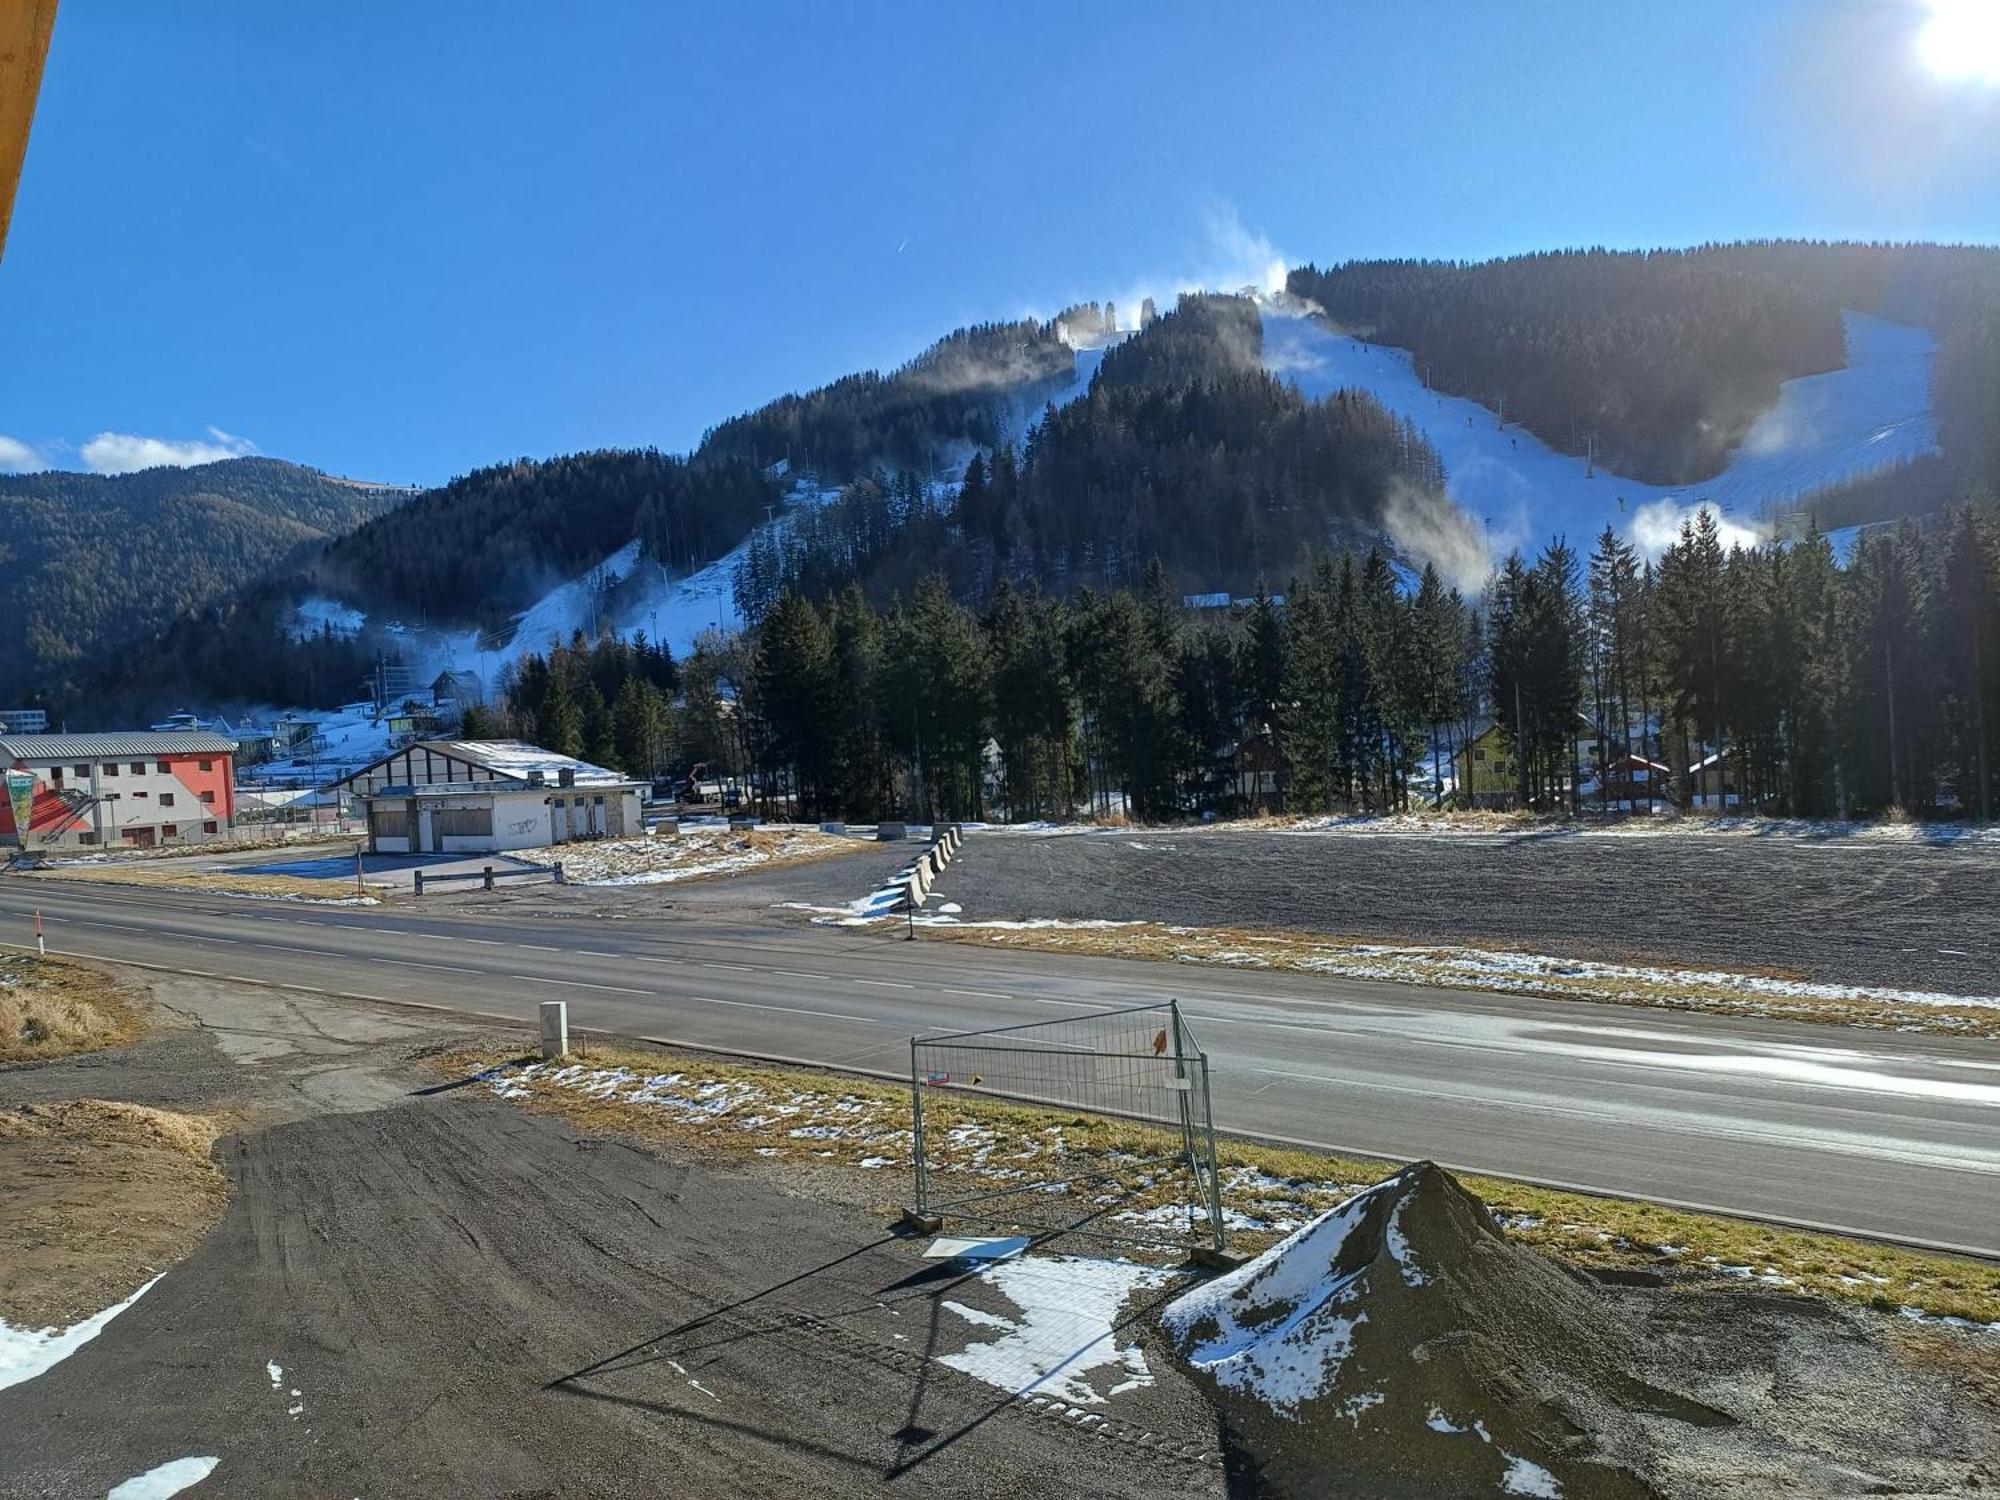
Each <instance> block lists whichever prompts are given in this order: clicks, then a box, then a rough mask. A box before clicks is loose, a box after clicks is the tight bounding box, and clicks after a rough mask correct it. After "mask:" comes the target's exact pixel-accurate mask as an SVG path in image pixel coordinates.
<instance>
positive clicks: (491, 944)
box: [321, 924, 513, 948]
mask: <svg viewBox="0 0 2000 1500" xmlns="http://www.w3.org/2000/svg"><path fill="white" fill-rule="evenodd" d="M321 925H325V924H321ZM459 941H460V942H461V943H477V944H479V946H480V947H482V948H511V947H512V946H513V944H511V943H502V942H498V941H496V940H494V939H493V938H460V939H459Z"/></svg>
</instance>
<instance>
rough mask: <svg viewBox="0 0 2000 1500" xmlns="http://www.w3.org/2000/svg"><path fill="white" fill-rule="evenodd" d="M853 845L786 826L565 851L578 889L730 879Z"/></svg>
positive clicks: (705, 831) (708, 830) (566, 868)
mask: <svg viewBox="0 0 2000 1500" xmlns="http://www.w3.org/2000/svg"><path fill="white" fill-rule="evenodd" d="M854 847H855V842H854V840H852V839H849V838H844V837H841V836H839V835H836V834H826V833H821V832H820V831H819V830H818V829H816V828H808V827H803V826H800V827H793V826H789V825H784V824H777V825H766V826H762V827H759V828H755V829H751V830H736V829H731V828H728V827H694V828H690V827H686V826H683V827H682V829H681V831H680V832H679V833H677V834H654V835H650V836H648V837H646V838H640V839H598V840H593V841H591V842H588V843H579V844H570V845H567V846H565V847H564V849H563V851H562V855H563V875H564V877H565V878H566V879H568V880H569V881H570V882H571V883H572V884H576V885H659V884H666V883H670V882H673V881H679V880H695V879H699V878H700V877H702V876H704V875H726V874H729V873H730V872H732V871H736V870H748V869H752V868H754V867H756V866H758V865H764V864H769V863H771V862H772V861H773V860H797V859H810V858H815V857H817V856H820V855H825V854H840V853H845V852H847V851H849V850H851V849H853V848H854Z"/></svg>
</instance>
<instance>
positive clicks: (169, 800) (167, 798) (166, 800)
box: [139, 792, 174, 807]
mask: <svg viewBox="0 0 2000 1500" xmlns="http://www.w3.org/2000/svg"><path fill="white" fill-rule="evenodd" d="M139 795H140V796H141V797H143V796H145V795H146V794H145V793H144V792H141V793H139ZM173 805H174V794H173V793H172V792H162V793H160V806H162V807H172V806H173Z"/></svg>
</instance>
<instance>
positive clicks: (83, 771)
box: [76, 766, 90, 781]
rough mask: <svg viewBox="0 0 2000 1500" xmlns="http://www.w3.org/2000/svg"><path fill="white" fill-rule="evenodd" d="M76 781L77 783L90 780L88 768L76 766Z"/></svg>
mask: <svg viewBox="0 0 2000 1500" xmlns="http://www.w3.org/2000/svg"><path fill="white" fill-rule="evenodd" d="M76 779H77V780H78V781H88V780H90V767H89V766H78V767H77V768H76Z"/></svg>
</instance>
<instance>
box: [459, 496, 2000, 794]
mask: <svg viewBox="0 0 2000 1500" xmlns="http://www.w3.org/2000/svg"><path fill="white" fill-rule="evenodd" d="M677 699H678V701H676V700H677ZM1494 705H1498V706H1499V707H1500V708H1501V710H1502V712H1500V713H1499V714H1498V715H1497V716H1495V715H1493V714H1492V713H1491V709H1492V707H1493V706H1494ZM484 727H485V728H489V729H493V730H495V731H498V730H502V729H504V730H505V731H507V732H510V733H518V734H523V735H527V736H529V737H533V738H538V739H540V740H542V741H543V742H545V743H548V744H551V745H552V746H554V747H556V748H562V749H567V750H570V751H572V752H574V753H579V754H585V755H588V756H592V757H595V758H599V759H602V760H604V761H606V762H607V763H611V764H616V765H619V766H621V767H623V768H624V769H626V770H628V771H630V772H632V773H634V774H657V773H660V772H663V771H666V770H669V769H677V770H684V769H685V768H686V767H687V766H688V765H690V764H692V763H694V762H697V761H699V762H706V763H708V764H709V765H711V766H714V767H719V768H726V769H727V770H729V771H730V772H732V773H734V774H737V775H740V776H742V777H744V778H745V779H746V781H747V782H748V783H749V784H751V785H752V786H754V787H755V788H756V789H757V792H758V795H759V796H760V797H761V799H762V803H763V805H764V807H765V809H766V810H767V811H771V812H785V813H795V814H796V815H799V816H803V817H844V818H854V819H866V818H870V817H875V816H881V815H887V814H898V815H905V816H910V817H942V818H979V817H1002V816H1004V817H1011V818H1025V817H1066V816H1071V815H1075V814H1079V813H1088V812H1096V813H1108V812H1114V811H1122V812H1126V813H1129V815H1130V816H1132V817H1133V818H1135V819H1137V820H1141V821H1150V820H1162V819H1174V818H1192V817H1199V816H1202V815H1211V814H1212V815H1231V814H1237V813H1243V812H1248V811H1256V810H1267V811H1285V812H1290V813H1294V814H1310V813H1326V812H1335V811H1345V810H1358V811H1399V810H1408V809H1411V808H1415V807H1420V806H1425V805H1430V804H1432V803H1435V802H1441V801H1442V800H1444V796H1445V789H1444V788H1443V787H1441V786H1440V784H1439V781H1438V772H1439V770H1440V769H1443V770H1444V774H1445V776H1446V777H1447V778H1450V774H1451V773H1450V771H1449V769H1448V768H1449V767H1451V766H1452V765H1453V764H1454V763H1455V762H1460V763H1462V762H1461V756H1462V752H1463V751H1464V750H1465V748H1466V747H1467V746H1468V744H1470V743H1471V742H1472V741H1473V740H1474V739H1475V738H1477V737H1479V736H1481V735H1482V734H1483V733H1484V732H1485V731H1486V730H1487V729H1489V728H1493V727H1497V730H1498V733H1499V741H1498V743H1499V745H1500V747H1501V755H1502V757H1503V758H1504V760H1505V761H1506V763H1507V764H1509V765H1511V766H1512V767H1513V775H1514V778H1515V786H1514V788H1513V791H1514V793H1515V796H1516V798H1517V799H1518V802H1519V804H1520V805H1524V806H1532V807H1538V808H1543V809H1547V810H1552V811H1572V812H1590V811H1594V810H1603V809H1606V808H1608V807H1610V806H1611V805H1612V804H1613V803H1625V804H1628V808H1629V810H1632V811H1637V810H1640V809H1639V806H1638V804H1639V801H1640V799H1641V798H1643V799H1644V800H1645V801H1646V802H1647V803H1652V804H1655V805H1657V806H1658V807H1660V808H1666V807H1680V806H1687V805H1689V804H1690V803H1691V802H1693V801H1695V800H1697V799H1705V800H1706V801H1707V803H1708V804H1709V805H1712V806H1723V807H1730V808H1734V809H1736V810H1739V811H1743V812H1756V813H1764V814H1771V815H1783V816H1795V817H1808V818H1823V817H1833V816H1853V815H1866V814H1880V813H1885V812H1889V811H1891V810H1893V809H1902V810H1906V811H1910V812H1914V813H1926V814H1931V813H1942V814H1957V815H1963V816H1968V817H1976V818H1982V819H1984V818H1990V817H1991V816H1992V813H1993V810H1994V807H1995V801H1996V795H2000V774H1996V773H2000V524H1996V520H1995V517H1994V515H1993V513H1992V512H1991V511H1990V510H1987V511H1984V512H1979V511H1975V510H1973V509H1970V508H1966V509H1961V510H1958V511H1956V512H1954V513H1953V514H1952V516H1951V517H1950V518H1949V520H1948V522H1947V523H1946V524H1945V525H1943V526H1942V527H1939V528H1934V529H1931V530H1923V529H1920V528H1918V527H1917V526H1915V525H1913V524H1912V525H1905V526H1904V527H1902V528H1901V529H1899V530H1896V531H1894V532H1890V533H1876V534H1873V535H1871V536H1868V537H1865V538H1863V539H1862V540H1861V541H1860V543H1859V544H1858V546H1857V548H1856V551H1855V553H1854V555H1853V558H1852V560H1851V561H1850V562H1849V564H1848V565H1847V566H1845V567H1842V566H1839V565H1838V564H1837V563H1836V560H1835V557H1834V553H1833V550H1832V548H1831V547H1830V546H1829V545H1828V544H1827V542H1826V541H1825V540H1824V539H1823V538H1821V537H1819V536H1817V535H1814V536H1811V537H1809V538H1807V539H1805V540H1803V541H1802V542H1799V543H1797V544H1794V545H1790V546H1785V547H1768V548H1757V549H1754V550H1746V549H1729V550H1725V549H1724V547H1723V545H1722V543H1721V540H1720V536H1719V532H1718V528H1717V527H1716V525H1715V523H1714V521H1713V520H1712V518H1710V517H1709V516H1708V515H1707V514H1706V513H1703V514H1701V515H1700V516H1698V517H1697V518H1696V519H1695V520H1693V521H1690V522H1689V524H1688V525H1687V527H1686V529H1685V530H1684V531H1683V533H1682V535H1681V537H1680V539H1679V540H1678V541H1677V542H1676V543H1675V544H1674V545H1673V546H1672V547H1670V548H1668V549H1667V550H1666V551H1665V552H1664V553H1663V554H1662V555H1661V556H1660V557H1659V558H1658V559H1657V560H1656V561H1654V562H1651V563H1647V562H1643V561H1642V560H1640V559H1639V558H1638V557H1637V556H1636V555H1635V553H1634V552H1633V551H1632V549H1631V548H1630V547H1629V546H1628V545H1627V544H1625V543H1624V542H1622V541H1620V540H1619V539H1618V538H1617V537H1616V536H1615V535H1614V534H1611V533H1609V532H1607V533H1606V534H1605V535H1603V536H1600V537H1599V538H1597V540H1596V542H1595V544H1594V546H1593V547H1592V548H1591V549H1590V550H1589V551H1588V552H1587V553H1585V552H1581V551H1579V550H1577V549H1575V548H1573V547H1571V546H1570V545H1569V544H1568V543H1567V542H1565V541H1562V540H1556V541H1552V542H1550V543H1549V544H1548V545H1547V546H1546V547H1544V548H1543V549H1542V550H1541V551H1540V552H1539V553H1538V554H1537V555H1535V556H1533V557H1525V556H1521V555H1518V554H1517V555H1515V556H1512V557H1510V558H1508V559H1507V560H1506V562H1505V564H1504V566H1503V567H1502V568H1501V569H1500V571H1499V572H1498V574H1497V576H1496V577H1495V579H1494V581H1493V583H1492V584H1491V586H1490V587H1489V588H1488V589H1487V590H1486V591H1485V592H1484V594H1483V595H1482V596H1481V597H1479V598H1477V599H1467V598H1465V597H1462V596H1461V595H1459V594H1458V593H1457V592H1455V591H1453V590H1452V589H1450V588H1448V587H1447V586H1446V585H1445V584H1444V583H1443V582H1442V581H1441V580H1440V579H1439V577H1438V575H1437V574H1436V572H1435V571H1431V570H1427V571H1426V572H1425V573H1423V574H1422V575H1421V576H1420V577H1419V578H1417V579H1416V580H1415V581H1414V584H1412V583H1411V582H1410V580H1408V579H1406V578H1399V574H1398V571H1397V569H1396V568H1395V567H1394V566H1393V565H1392V564H1391V563H1390V561H1389V560H1388V559H1387V558H1386V557H1385V556H1384V555H1383V554H1382V553H1381V552H1380V551H1377V550H1370V551H1367V552H1353V551H1343V552H1329V553H1322V554H1320V555H1319V556H1317V557H1316V558H1315V559H1314V560H1313V561H1312V563H1311V565H1310V566H1309V567H1308V568H1306V569H1305V570H1303V571H1302V572H1301V573H1299V574H1298V575H1296V576H1294V577H1292V578H1290V579H1288V580H1287V581H1286V586H1285V589H1284V591H1283V594H1282V598H1280V597H1275V596H1272V595H1270V594H1268V593H1262V592H1260V593H1259V594H1258V595H1257V596H1255V597H1254V598H1253V599H1252V600H1251V601H1249V602H1246V603H1240V604H1238V605H1236V606H1234V607H1231V608H1228V609H1206V608H1190V607H1188V606H1187V605H1186V604H1185V602H1184V601H1183V599H1182V596H1180V595H1179V594H1178V593H1177V592H1176V591H1175V589H1174V587H1173V586H1172V585H1171V583H1170V582H1169V577H1168V573H1167V570H1166V569H1165V567H1164V566H1163V565H1162V564H1161V563H1160V562H1159V561H1158V560H1157V559H1155V560H1153V561H1152V562H1151V563H1149V564H1148V566H1147V567H1146V568H1145V569H1144V573H1143V577H1142V579H1141V581H1140V583H1139V585H1138V586H1137V587H1136V588H1126V587H1122V586H1121V587H1116V588H1112V589H1108V590H1098V589H1092V588H1089V587H1085V588H1082V589H1079V590H1077V591H1076V592H1075V593H1074V594H1073V595H1072V596H1070V597H1067V598H1062V599H1058V598H1055V597H1051V596H1049V595H1046V594H1044V593H1042V592H1041V591H1039V590H1037V589H1035V588H1034V587H1032V586H1030V587H1028V588H1025V589H1019V588H1016V587H1014V586H1013V585H1012V584H1010V583H1008V582H1006V581H1005V580H1002V581H1001V582H1000V583H998V584H997V585H995V587H994V589H993V590H992V591H991V593H990V594H989V595H987V596H986V598H985V599H984V600H982V601H981V602H980V603H979V604H978V605H976V606H974V605H968V604H965V603H962V602H960V601H959V600H958V599H957V598H956V597H955V596H954V594H953V591H952V589H951V588H950V586H949V585H948V583H947V582H946V580H945V579H944V577H943V576H942V575H938V574H934V575H931V576H930V577H928V578H925V579H922V580H920V581H919V582H918V583H917V584H916V586H915V587H914V588H913V589H912V590H911V591H910V592H909V593H908V594H907V595H902V594H899V595H897V596H895V597H893V598H892V599H890V600H889V601H888V603H887V604H886V605H883V606H877V605H875V604H871V603H870V602H869V600H868V598H867V596H866V594H865V593H864V591H863V590H862V588H861V586H860V584H859V583H858V582H856V581H854V580H851V579H850V580H848V581H846V582H844V583H842V584H840V585H839V586H838V587H837V588H834V589H832V590H831V591H829V592H828V593H826V594H824V595H822V596H820V597H817V598H809V597H807V596H806V595H804V594H802V593H799V592H795V591H793V590H792V589H790V588H785V589H783V590H782V591H781V592H780V593H779V594H778V596H777V597H776V599H775V600H774V601H773V602H772V604H771V605H770V607H769V609H768V610H766V612H765V613H764V615H763V618H762V619H761V621H760V622H759V623H758V625H757V626H756V627H755V628H754V629H753V630H752V631H750V632H748V633H747V634H745V635H741V636H729V637H724V636H721V635H718V634H711V635H710V636H708V637H706V638H704V640H703V641H702V643H701V644H700V645H699V646H698V648H697V649H696V650H695V651H694V652H693V653H692V654H691V655H690V656H689V657H688V658H687V659H686V660H685V661H683V662H679V663H673V662H671V661H670V660H668V659H667V658H666V657H665V655H664V653H662V652H659V651H657V650H655V649H653V648H650V647H647V646H646V645H645V644H644V643H643V642H642V643H640V644H639V645H637V646H634V645H631V644H629V643H620V642H616V641H612V640H609V639H607V640H605V641H602V642H598V643H595V644H592V643H588V642H585V641H582V640H581V639H579V640H576V641H573V642H571V643H569V644H568V645H566V646H563V647H559V648H558V649H556V650H555V651H553V652H552V653H551V654H549V655H548V656H537V657H534V658H531V659H530V660H529V661H528V662H527V663H526V664H525V666H524V668H523V669H522V671H521V672H520V674H519V676H518V679H517V680H516V681H515V682H514V683H513V684H512V687H511V689H510V691H509V693H508V694H507V697H506V701H505V703H504V704H503V705H502V706H501V707H500V708H499V709H498V710H497V712H496V713H495V715H494V716H493V718H492V719H491V721H490V722H486V723H485V724H484ZM1716 752H1719V754H1717V753H1716ZM1628 757H1637V758H1638V759H1639V761H1640V762H1642V763H1644V764H1645V765H1647V766H1649V767H1652V768H1654V772H1653V774H1651V775H1649V776H1645V777H1642V778H1639V779H1640V781H1642V782H1643V783H1644V790H1642V791H1641V790H1634V788H1633V785H1632V784H1631V782H1630V780H1629V778H1628V779H1627V780H1625V781H1623V782H1621V781H1620V779H1619V773H1618V771H1617V768H1618V767H1619V766H1620V764H1621V763H1625V764H1630V763H1631V762H1629V761H1628V760H1627V758H1628ZM1265 766H1269V767H1271V768H1272V769H1273V771H1274V776H1273V778H1272V779H1271V780H1270V781H1269V782H1264V781H1260V780H1258V779H1256V773H1257V771H1258V770H1259V769H1261V768H1263V767H1265ZM1600 767H1610V768H1613V774H1612V775H1611V776H1610V777H1606V776H1604V775H1602V774H1601V773H1600V771H1599V769H1598V768H1600Z"/></svg>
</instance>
